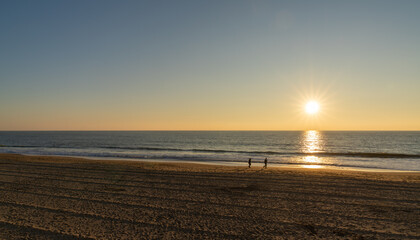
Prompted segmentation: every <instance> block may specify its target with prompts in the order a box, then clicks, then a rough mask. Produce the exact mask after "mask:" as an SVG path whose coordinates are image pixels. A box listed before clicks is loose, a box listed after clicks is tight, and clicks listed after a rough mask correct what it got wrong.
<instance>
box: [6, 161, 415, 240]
mask: <svg viewBox="0 0 420 240" xmlns="http://www.w3.org/2000/svg"><path fill="white" fill-rule="evenodd" d="M419 216H420V174H419V173H378V172H358V171H338V170H335V171H334V170H322V169H286V168H268V169H266V170H263V169H261V167H254V168H251V169H248V167H227V166H217V165H204V164H185V163H154V162H133V161H131V162H129V161H107V160H106V161H105V160H103V161H99V160H86V159H81V158H66V157H44V156H22V155H13V154H0V239H22V238H23V239H419V238H420V230H419V225H418V222H419Z"/></svg>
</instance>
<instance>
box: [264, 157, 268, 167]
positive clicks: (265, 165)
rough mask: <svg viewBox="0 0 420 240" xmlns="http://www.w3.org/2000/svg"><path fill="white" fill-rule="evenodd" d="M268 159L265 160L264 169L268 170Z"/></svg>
mask: <svg viewBox="0 0 420 240" xmlns="http://www.w3.org/2000/svg"><path fill="white" fill-rule="evenodd" d="M267 162H268V161H267V158H265V159H264V168H267Z"/></svg>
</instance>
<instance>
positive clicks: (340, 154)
mask: <svg viewBox="0 0 420 240" xmlns="http://www.w3.org/2000/svg"><path fill="white" fill-rule="evenodd" d="M0 147H1V148H66V149H89V148H79V147H77V148H73V147H66V146H35V145H26V146H24V145H12V146H5V145H0ZM98 148H101V149H118V150H137V151H158V152H162V151H163V152H201V153H215V154H217V153H220V154H249V155H264V156H265V155H279V156H281V155H286V156H320V157H362V158H415V159H417V158H420V154H406V153H387V152H312V153H310V152H279V151H244V150H224V149H199V148H192V149H188V148H160V147H114V146H98Z"/></svg>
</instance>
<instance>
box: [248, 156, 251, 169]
mask: <svg viewBox="0 0 420 240" xmlns="http://www.w3.org/2000/svg"><path fill="white" fill-rule="evenodd" d="M248 168H251V158H250V159H249V160H248Z"/></svg>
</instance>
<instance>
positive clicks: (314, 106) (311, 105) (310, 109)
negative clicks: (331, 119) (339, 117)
mask: <svg viewBox="0 0 420 240" xmlns="http://www.w3.org/2000/svg"><path fill="white" fill-rule="evenodd" d="M305 110H306V113H308V114H315V113H317V112H318V111H319V104H318V103H317V102H315V101H310V102H308V103H306V106H305Z"/></svg>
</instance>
